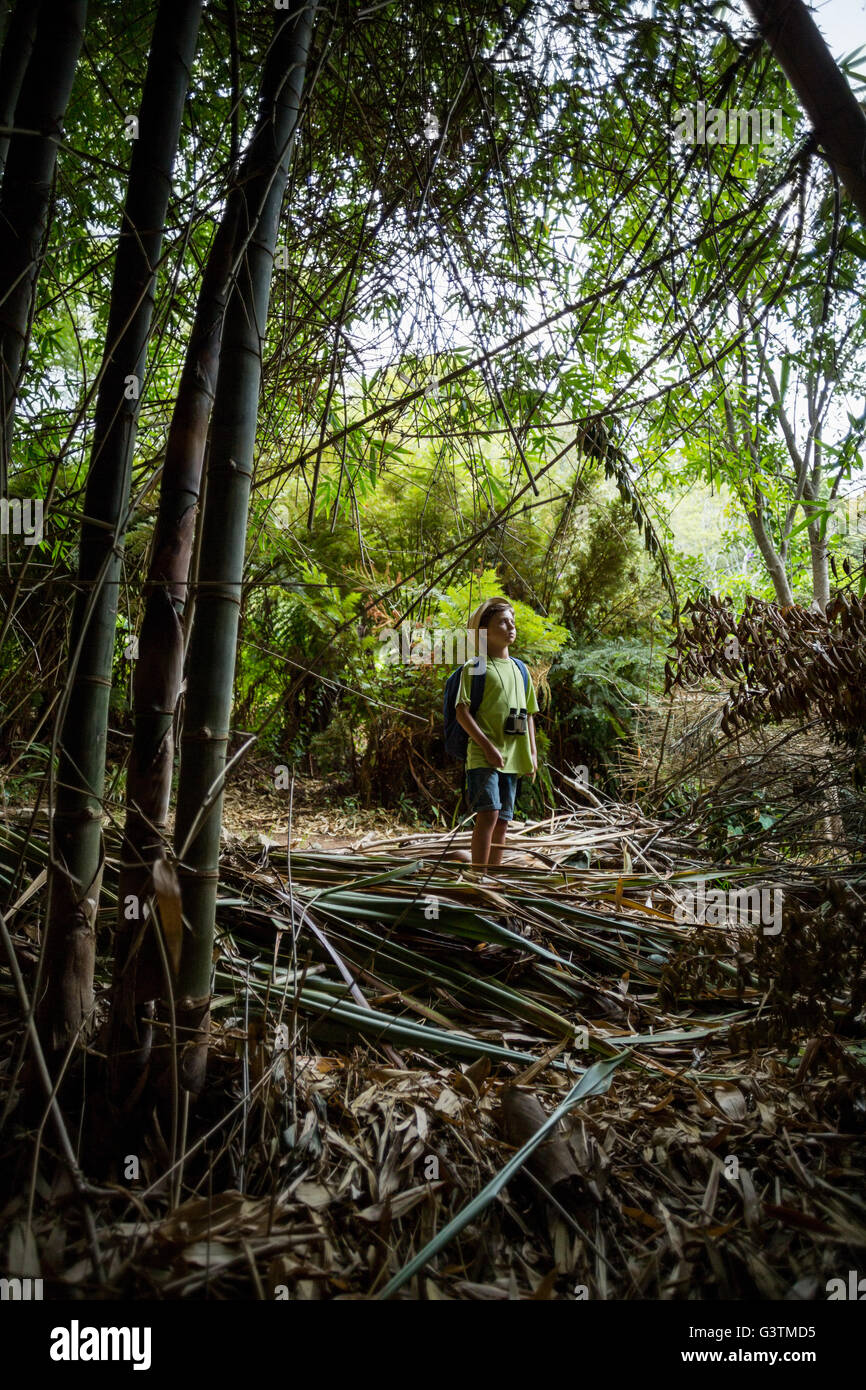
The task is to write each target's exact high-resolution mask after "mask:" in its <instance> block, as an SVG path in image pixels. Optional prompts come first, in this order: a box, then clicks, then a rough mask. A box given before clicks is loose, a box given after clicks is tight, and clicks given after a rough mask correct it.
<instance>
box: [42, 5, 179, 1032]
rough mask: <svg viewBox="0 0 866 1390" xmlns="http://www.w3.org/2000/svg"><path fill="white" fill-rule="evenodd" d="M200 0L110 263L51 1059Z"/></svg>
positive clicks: (85, 929)
mask: <svg viewBox="0 0 866 1390" xmlns="http://www.w3.org/2000/svg"><path fill="white" fill-rule="evenodd" d="M200 18H201V0H160V6H159V10H158V13H157V17H156V23H155V26H154V32H153V41H152V44H151V50H150V56H149V59H148V65H147V76H146V79H145V84H144V92H143V96H142V104H141V112H140V116H139V134H138V138H137V139H136V140H135V142H134V146H133V152H132V160H131V164H130V171H129V183H128V185H127V195H126V205H125V208H124V215H123V223H122V228H121V234H120V239H119V243H118V249H117V257H116V259H115V265H114V279H113V283H112V289H111V302H110V306H109V314H108V329H107V334H106V349H105V356H104V358H103V364H102V377H101V382H100V387H99V394H98V397H97V402H96V412H95V420H94V437H93V448H92V453H91V460H90V470H89V472H88V477H87V489H86V492H85V501H84V520H83V522H82V526H81V546H80V555H79V567H78V592H77V594H76V601H75V607H74V611H73V617H72V627H71V633H70V671H69V678H68V680H69V685H68V691H67V695H68V698H67V700H66V702H65V709H64V708H63V707H61V711H60V713H59V714H58V730H57V734H56V738H57V744H58V753H59V764H58V776H57V796H56V806H55V814H54V821H53V826H52V855H51V865H50V873H49V906H48V924H47V933H46V941H45V943H44V953H43V959H44V962H45V968H46V970H47V981H46V984H45V993H44V995H43V997H42V1000H41V1001H40V1009H39V1022H40V1028H41V1030H42V1035H43V1038H44V1040H45V1041H44V1045H45V1046H46V1050H47V1051H48V1052H49V1053H51V1054H55V1053H56V1052H57V1051H58V1050H59V1049H62V1048H65V1047H66V1046H67V1045H68V1043H69V1041H70V1040H71V1039H72V1038H73V1037H74V1036H75V1034H76V1033H77V1031H78V1029H79V1027H80V1025H81V1021H82V1017H83V1015H84V1014H85V1013H86V1011H87V1010H88V1009H89V1008H90V1004H91V1000H92V989H93V959H94V926H95V922H96V911H97V904H98V899H99V890H100V883H101V878H102V798H103V793H104V790H105V754H106V740H107V733H108V700H109V694H110V690H111V671H112V661H113V656H114V638H115V625H116V619H117V599H118V588H119V583H120V568H121V560H122V545H123V536H124V532H125V529H126V525H127V511H128V507H129V492H130V479H131V472H132V452H133V447H134V444H135V436H136V429H137V424H138V409H139V397H140V394H141V385H142V380H143V377H144V370H145V363H146V357H147V343H148V339H149V336H150V329H151V321H152V317H153V299H154V288H155V280H156V266H157V263H158V261H159V257H160V253H161V249H162V238H163V230H164V225H165V216H166V211H167V208H168V198H169V192H170V190H171V175H172V168H173V165H174V159H175V155H176V153H177V145H178V139H179V136H180V126H181V118H182V115H183V104H184V100H185V98H186V93H187V88H188V85H189V76H190V69H191V67H192V63H193V60H194V58H195V50H196V42H197V38H198V28H199V21H200Z"/></svg>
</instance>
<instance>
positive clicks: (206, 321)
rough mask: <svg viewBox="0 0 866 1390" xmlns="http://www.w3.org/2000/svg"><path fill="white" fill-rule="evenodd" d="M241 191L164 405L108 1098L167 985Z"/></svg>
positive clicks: (121, 1091)
mask: <svg viewBox="0 0 866 1390" xmlns="http://www.w3.org/2000/svg"><path fill="white" fill-rule="evenodd" d="M242 200H243V194H242V192H241V190H240V189H239V187H238V185H237V181H235V183H234V185H233V187H232V189H231V191H230V193H229V197H228V200H227V203H226V210H225V213H224V215H223V219H222V222H221V223H220V226H219V229H218V231H217V233H216V236H215V237H214V241H213V244H212V246H211V248H210V252H209V254H208V259H207V265H206V267H205V271H204V275H203V278H202V284H201V289H200V292H199V298H198V303H197V305H196V313H195V321H194V323H193V328H192V334H191V337H190V343H189V347H188V350H187V354H186V359H185V361H184V367H183V372H182V374H181V379H180V386H179V388H178V394H177V400H176V401H175V406H174V411H173V412H172V418H171V425H170V427H169V432H168V442H167V444H166V451H165V461H164V463H163V469H162V480H161V487H160V499H159V513H158V516H157V521H156V528H155V533H154V539H153V546H152V551H151V559H150V565H149V568H148V575H147V582H146V585H145V607H144V618H143V620H142V625H141V632H140V634H139V641H138V660H137V662H136V666H135V676H134V680H133V710H134V715H133V717H134V726H133V735H132V751H131V754H130V759H129V768H128V771H127V776H126V825H125V827H124V838H123V846H122V849H121V864H120V884H119V889H118V913H117V925H116V931H115V957H114V984H113V988H112V992H111V1025H110V1030H109V1040H108V1055H109V1066H110V1070H111V1074H112V1085H111V1089H112V1095H113V1099H114V1101H115V1102H116V1103H123V1102H124V1101H127V1100H128V1099H129V1096H130V1093H131V1092H132V1091H134V1090H135V1080H136V1079H137V1078H138V1077H139V1076H140V1074H141V1072H142V1071H143V1070H144V1068H145V1067H146V1066H147V1063H148V1059H149V1055H150V1047H151V1041H152V1033H153V1029H152V1025H151V1022H150V1020H151V1018H152V1014H153V1001H154V1000H155V999H156V998H157V996H158V995H159V994H160V993H162V991H163V986H164V980H163V967H162V960H161V955H160V952H159V950H158V948H157V942H156V941H155V940H154V938H153V935H152V929H151V926H150V924H149V923H148V924H146V923H145V919H144V914H145V907H146V900H147V897H148V894H149V893H150V892H152V878H151V874H152V867H153V864H154V862H155V861H156V860H157V859H161V858H162V857H163V856H164V854H165V832H166V823H167V820H168V808H169V801H170V797H171V778H172V772H173V769H174V715H175V710H176V707H177V702H178V699H179V697H180V690H181V679H182V675H183V644H184V631H183V613H184V608H185V606H186V599H187V590H188V580H189V566H190V557H191V554H192V545H193V536H194V528H195V516H196V508H197V505H198V498H199V491H200V487H201V472H202V464H203V461H204V453H205V444H206V441H207V430H208V422H209V420H210V412H211V406H212V404H213V397H214V391H215V388H216V376H217V368H218V366H219V351H220V339H221V335H222V326H223V318H224V315H225V308H226V302H227V299H228V293H229V287H230V285H231V279H232V270H233V262H234V257H235V252H236V249H237V240H238V238H237V230H238V226H239V225H240V211H241V207H240V205H241V202H242Z"/></svg>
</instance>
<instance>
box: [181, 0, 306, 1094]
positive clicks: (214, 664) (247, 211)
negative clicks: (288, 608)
mask: <svg viewBox="0 0 866 1390" xmlns="http://www.w3.org/2000/svg"><path fill="white" fill-rule="evenodd" d="M315 8H316V5H315V0H309V2H308V3H306V4H304V5H303V6H302V8H300V9H298V10H297V11H296V12H295V13H294V14H292V15H290V16H286V15H284V14H281V13H279V12H278V13H277V14H276V16H275V25H276V27H275V36H274V40H273V42H272V44H271V47H270V50H269V52H268V56H267V59H266V61H265V67H264V73H263V76H262V87H261V106H260V115H259V121H258V125H257V128H256V131H255V134H254V136H253V139H252V142H251V144H250V147H249V149H248V151H247V153H246V154H245V156H244V159H243V166H244V168H243V174H242V177H241V179H240V184H241V188H242V190H243V221H242V224H241V236H242V237H243V238H244V240H245V250H244V254H243V257H242V259H241V261H240V265H239V268H238V272H237V276H236V279H235V283H234V286H233V288H232V292H231V296H230V299H229V304H228V309H227V312H226V319H225V326H224V329H223V342H222V350H221V354H220V366H219V376H218V379H217V389H216V398H215V401H214V413H213V422H212V426H211V443H210V453H209V457H208V466H207V486H206V493H205V501H204V508H203V513H202V534H201V550H200V555H199V570H198V577H197V584H196V612H195V618H194V622H193V625H192V634H191V640H190V648H189V656H188V660H187V693H186V700H185V708H184V723H183V735H182V739H181V765H180V784H179V789H178V805H177V823H176V828H175V850H176V855H177V859H178V861H179V870H180V880H181V885H182V895H183V913H184V922H185V930H184V933H183V949H182V955H181V961H180V970H179V974H178V979H177V988H176V990H175V1001H176V1019H177V1026H178V1037H179V1038H180V1040H181V1042H182V1043H184V1044H185V1045H184V1046H183V1049H182V1052H181V1057H180V1077H181V1084H182V1085H183V1086H184V1087H185V1088H186V1089H187V1090H190V1091H193V1092H195V1091H198V1090H199V1089H200V1088H201V1085H202V1083H203V1080H204V1070H205V1065H206V1061H207V1037H208V1030H209V1020H210V1014H209V1009H210V988H211V963H212V955H213V939H214V922H215V915H216V895H217V877H218V865H219V847H220V828H221V821H222V800H223V786H222V779H223V774H224V770H225V762H226V748H227V744H228V738H229V721H230V718H231V708H232V690H233V682H234V668H235V655H236V648H237V632H238V614H239V609H240V600H241V588H242V578H243V566H244V553H245V542H246V529H247V512H248V507H249V494H250V486H251V481H252V471H253V451H254V446H255V438H256V417H257V411H258V401H259V388H260V383H261V358H262V339H263V337H264V332H265V323H266V318H267V311H268V300H269V296H270V285H271V275H272V271H273V263H274V252H275V247H276V243H277V231H278V225H279V216H280V208H281V204H282V199H283V194H284V192H285V187H286V181H287V177H288V169H289V159H290V153H291V146H292V142H293V139H294V134H295V130H296V127H297V120H298V108H299V105H300V97H301V90H302V86H303V80H304V72H305V67H306V63H307V58H308V53H309V48H310V42H311V38H312V27H313V18H314V13H315Z"/></svg>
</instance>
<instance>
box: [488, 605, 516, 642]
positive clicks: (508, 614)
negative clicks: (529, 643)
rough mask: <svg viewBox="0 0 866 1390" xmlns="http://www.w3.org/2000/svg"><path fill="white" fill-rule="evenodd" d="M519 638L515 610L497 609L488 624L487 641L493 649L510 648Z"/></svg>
mask: <svg viewBox="0 0 866 1390" xmlns="http://www.w3.org/2000/svg"><path fill="white" fill-rule="evenodd" d="M516 636H517V628H516V626H515V623H514V609H513V608H497V610H496V612H495V613H491V615H490V621H489V623H488V624H487V641H488V643H489V645H490V646H491V647H496V648H497V649H498V648H499V647H510V646H511V643H512V642H513V641H514V639H515V637H516Z"/></svg>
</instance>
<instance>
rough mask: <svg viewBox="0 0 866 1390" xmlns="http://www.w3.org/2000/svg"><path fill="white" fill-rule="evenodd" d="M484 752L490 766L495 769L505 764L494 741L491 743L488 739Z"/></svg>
mask: <svg viewBox="0 0 866 1390" xmlns="http://www.w3.org/2000/svg"><path fill="white" fill-rule="evenodd" d="M484 754H485V757H486V758H487V761H488V763H489V764H490V766H491V767H495V768H496V769H497V771H498V770H499V769H500V768H503V767H504V766H505V759H504V758H503V756H502V754H501V753H500V751H499V749H498V748H497V747H496V744H495V743H491V742H490V741H489V740H488V742H487V745H486V747H485V749H484Z"/></svg>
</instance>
